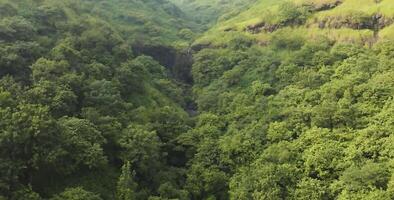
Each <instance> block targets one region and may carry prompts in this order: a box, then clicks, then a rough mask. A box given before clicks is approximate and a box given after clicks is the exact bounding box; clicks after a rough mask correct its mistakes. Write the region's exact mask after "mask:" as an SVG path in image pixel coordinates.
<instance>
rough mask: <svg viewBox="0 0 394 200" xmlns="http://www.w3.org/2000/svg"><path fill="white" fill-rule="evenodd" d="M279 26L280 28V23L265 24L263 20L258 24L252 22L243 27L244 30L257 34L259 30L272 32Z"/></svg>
mask: <svg viewBox="0 0 394 200" xmlns="http://www.w3.org/2000/svg"><path fill="white" fill-rule="evenodd" d="M279 28H281V25H279V24H267V23H265V22H261V23H258V24H254V25H249V26H247V27H246V28H245V31H248V32H250V33H253V34H257V33H260V32H263V31H264V32H268V33H272V32H274V31H276V30H278V29H279Z"/></svg>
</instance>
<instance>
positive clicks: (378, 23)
mask: <svg viewBox="0 0 394 200" xmlns="http://www.w3.org/2000/svg"><path fill="white" fill-rule="evenodd" d="M392 23H393V19H392V18H387V17H384V16H383V15H382V14H380V13H377V14H374V15H372V16H367V15H360V14H359V15H348V16H345V17H343V16H340V17H331V18H326V19H324V20H321V21H319V22H318V26H319V28H321V29H323V28H333V29H340V28H351V29H356V30H361V29H370V30H373V31H379V30H381V29H383V28H385V27H387V26H389V25H391V24H392Z"/></svg>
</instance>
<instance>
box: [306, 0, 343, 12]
mask: <svg viewBox="0 0 394 200" xmlns="http://www.w3.org/2000/svg"><path fill="white" fill-rule="evenodd" d="M341 4H342V1H340V0H337V1H334V2H332V3H323V4H312V5H311V7H312V9H313V11H314V12H319V11H325V10H331V9H334V8H335V7H337V6H339V5H341Z"/></svg>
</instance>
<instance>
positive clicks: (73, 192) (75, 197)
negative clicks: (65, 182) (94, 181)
mask: <svg viewBox="0 0 394 200" xmlns="http://www.w3.org/2000/svg"><path fill="white" fill-rule="evenodd" d="M51 200H102V199H101V198H100V196H99V195H96V194H94V193H92V192H89V191H86V190H84V189H83V188H82V187H75V188H67V189H66V190H64V192H62V193H60V194H58V195H55V196H54V197H53V198H51Z"/></svg>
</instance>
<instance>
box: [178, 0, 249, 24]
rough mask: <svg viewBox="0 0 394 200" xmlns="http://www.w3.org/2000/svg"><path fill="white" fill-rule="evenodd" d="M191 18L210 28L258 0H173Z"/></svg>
mask: <svg viewBox="0 0 394 200" xmlns="http://www.w3.org/2000/svg"><path fill="white" fill-rule="evenodd" d="M171 1H172V2H173V3H174V4H176V5H177V6H178V7H180V8H181V9H182V10H183V11H184V12H185V13H186V14H187V15H188V16H189V17H190V20H192V21H195V22H196V23H198V24H200V25H202V26H203V27H205V28H209V27H210V26H212V25H214V24H215V23H216V22H217V20H218V19H219V20H226V19H229V18H231V17H233V16H235V15H237V14H239V13H240V12H241V11H243V10H244V9H246V8H248V6H249V5H250V4H251V3H253V2H255V1H256V0H221V1H220V0H171Z"/></svg>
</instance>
